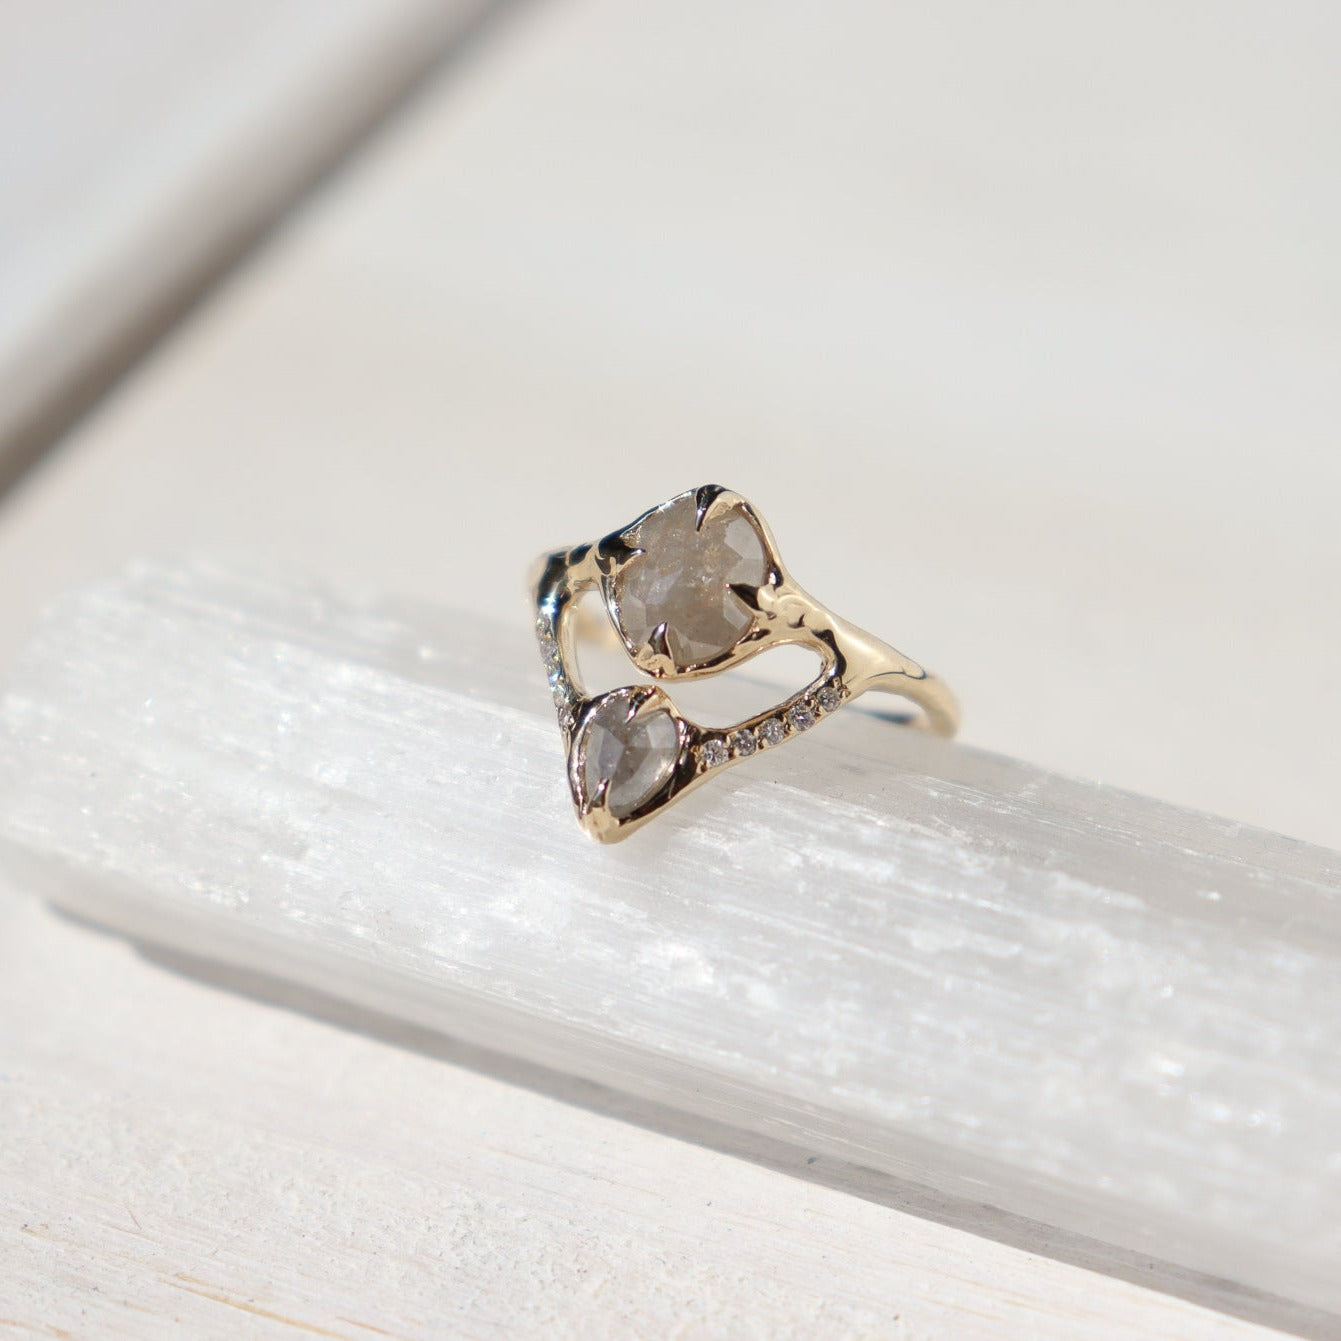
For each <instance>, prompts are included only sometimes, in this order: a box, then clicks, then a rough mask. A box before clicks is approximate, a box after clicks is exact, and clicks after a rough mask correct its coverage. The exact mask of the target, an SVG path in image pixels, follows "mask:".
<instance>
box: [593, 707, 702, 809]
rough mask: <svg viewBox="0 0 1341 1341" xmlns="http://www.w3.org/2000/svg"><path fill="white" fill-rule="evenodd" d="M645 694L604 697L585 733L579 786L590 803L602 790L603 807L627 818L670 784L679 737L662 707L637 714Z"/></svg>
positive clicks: (677, 731)
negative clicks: (580, 783)
mask: <svg viewBox="0 0 1341 1341" xmlns="http://www.w3.org/2000/svg"><path fill="white" fill-rule="evenodd" d="M644 696H645V694H644V691H640V690H634V689H628V690H617V691H616V692H615V693H612V694H608V695H606V697H605V698H604V699H603V700H602V701H601V702H600V703H599V704H597V706H596V708H595V709H594V710H593V711H592V713H591V715H590V716H589V717H588V718H587V720H586V725H585V727H584V729H583V743H582V750H583V755H582V758H583V772H582V784H583V789H584V790H585V792H586V795H587V798H588V800H594V799H595V798H596V796H597V795H599V793H600V790H601V788H602V786H604V787H605V789H606V790H605V807H606V809H607V810H608V811H609V812H610V813H611V814H612V815H613V816H614V817H615V818H616V819H625V818H627V817H628V816H629V815H631V814H633V813H634V811H636V810H637V809H638V808H639V807H640V806H643V805H645V804H646V803H647V802H648V801H650V800H651V799H652V797H653V796H655V795H656V794H657V792H659V791H660V790H661V788H662V787H664V786H665V785H666V783H667V782H669V781H670V778H671V774H672V773H673V772H674V771H675V762H676V760H677V759H678V758H679V754H680V732H679V728H678V727H677V726H676V724H675V719H674V718H673V717H672V716H671V715H670V712H669V711H668V710H667V709H665V708H653V709H649V710H644V711H643V712H641V713H639V712H638V707H639V704H640V703H641V702H642V700H643V698H644Z"/></svg>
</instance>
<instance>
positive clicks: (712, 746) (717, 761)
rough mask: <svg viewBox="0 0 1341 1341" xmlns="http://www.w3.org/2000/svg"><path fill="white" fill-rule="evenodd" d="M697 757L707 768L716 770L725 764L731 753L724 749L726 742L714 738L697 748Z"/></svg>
mask: <svg viewBox="0 0 1341 1341" xmlns="http://www.w3.org/2000/svg"><path fill="white" fill-rule="evenodd" d="M698 757H699V758H700V759H702V760H703V762H704V764H705V765H706V766H707V767H708V768H717V767H718V766H719V765H721V764H724V763H726V761H727V760H728V759H729V758H730V757H731V752H730V751H729V750H728V749H727V748H726V741H724V740H718V739H716V737H714V738H713V739H712V740H705V741H704V742H703V744H702V745H700V746H699V750H698Z"/></svg>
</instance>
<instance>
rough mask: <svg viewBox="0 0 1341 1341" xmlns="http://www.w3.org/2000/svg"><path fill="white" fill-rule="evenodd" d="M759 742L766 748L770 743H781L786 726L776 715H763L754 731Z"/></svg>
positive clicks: (784, 735)
mask: <svg viewBox="0 0 1341 1341" xmlns="http://www.w3.org/2000/svg"><path fill="white" fill-rule="evenodd" d="M754 734H755V737H756V739H757V740H758V741H759V744H760V745H761V746H763V747H764V748H765V749H767V748H768V747H769V746H770V745H781V744H782V742H783V740H784V739H785V738H786V735H787V728H786V727H785V726H783V725H782V723H781V722H780V721H779V720H778V719H777V718H776V717H765V718H764V720H763V721H762V722H760V723H759V725H758V726H757V727H756V728H755V731H754Z"/></svg>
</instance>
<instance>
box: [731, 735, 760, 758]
mask: <svg viewBox="0 0 1341 1341" xmlns="http://www.w3.org/2000/svg"><path fill="white" fill-rule="evenodd" d="M729 744H730V746H731V748H732V749H733V750H734V751H735V752H736V753H737V754H738V755H739V756H740V757H741V758H742V759H748V758H749V757H750V755H752V754H753V753H754V752H755V750H757V749H758V748H759V742H758V741H757V740H755V738H754V733H753V732H752V731H746V730H741V731H737V732H736V733H735V735H733V736H732V737H731V740H730V741H729Z"/></svg>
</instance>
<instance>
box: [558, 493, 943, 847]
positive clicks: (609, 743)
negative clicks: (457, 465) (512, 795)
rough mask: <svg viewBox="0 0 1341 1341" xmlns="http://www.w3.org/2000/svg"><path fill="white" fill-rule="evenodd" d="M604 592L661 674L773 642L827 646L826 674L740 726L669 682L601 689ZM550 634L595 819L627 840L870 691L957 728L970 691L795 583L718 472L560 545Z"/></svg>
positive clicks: (607, 833)
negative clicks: (584, 599) (681, 696)
mask: <svg viewBox="0 0 1341 1341" xmlns="http://www.w3.org/2000/svg"><path fill="white" fill-rule="evenodd" d="M593 590H594V591H597V592H599V593H600V597H601V600H602V601H603V603H604V605H605V610H606V613H607V614H608V615H609V618H610V623H611V625H612V626H613V628H614V630H615V632H616V633H617V634H618V635H619V639H620V641H621V642H622V644H623V646H624V650H625V651H626V652H627V653H628V655H629V657H630V658H631V659H632V661H633V664H634V665H635V666H637V667H638V669H639V670H641V671H644V672H645V673H646V674H647V675H649V676H651V677H652V679H653V680H689V679H696V678H699V677H702V676H706V675H713V674H716V673H717V672H719V671H723V670H726V669H727V668H728V667H731V666H735V665H739V664H740V663H741V662H744V661H746V660H748V659H749V658H750V657H752V656H755V655H757V654H758V653H760V652H762V651H764V650H765V649H766V648H770V647H778V646H781V645H782V644H784V643H798V644H801V645H803V646H805V647H809V648H810V649H811V650H812V651H814V652H817V653H818V654H819V656H820V659H821V661H822V663H823V666H822V669H821V671H820V674H819V675H818V676H817V677H816V678H815V679H814V680H813V681H812V682H811V683H810V684H808V685H807V686H806V688H805V689H803V690H802V691H801V692H800V693H797V694H793V695H792V696H791V697H790V698H788V699H786V700H785V701H784V702H782V703H780V704H778V705H777V706H776V707H775V708H773V709H771V710H770V711H768V712H764V713H759V714H757V715H756V716H754V717H750V718H747V719H746V720H745V721H742V722H738V723H737V724H736V725H735V726H732V727H728V728H725V729H720V730H719V729H716V728H708V727H702V726H699V725H697V724H696V723H694V722H692V721H690V720H689V719H688V718H687V717H685V716H684V714H683V713H681V712H680V711H679V710H678V709H677V708H676V706H675V704H674V703H673V702H672V701H671V698H670V696H669V695H668V694H667V693H666V691H665V690H664V689H662V688H661V686H660V685H659V684H637V685H626V686H623V687H621V688H618V689H612V690H610V691H609V692H607V693H603V694H597V695H595V696H588V695H587V694H586V693H585V691H584V690H583V687H582V682H581V679H580V678H579V675H578V670H577V661H576V656H575V653H574V621H573V614H574V610H575V606H576V601H577V599H578V598H579V597H581V596H582V595H583V593H584V592H588V591H593ZM534 591H535V603H536V634H537V636H538V638H539V640H540V655H541V659H542V661H543V662H544V665H545V671H546V673H547V675H548V677H549V683H550V688H551V691H552V693H553V696H554V702H555V706H556V707H557V708H558V711H559V725H560V726H561V728H562V729H563V734H564V744H565V746H566V748H567V750H568V783H569V787H570V789H571V791H572V795H573V804H574V806H575V807H576V809H577V817H578V820H579V822H580V823H581V825H582V827H583V828H584V829H585V830H586V831H587V832H588V833H589V834H591V835H593V836H594V837H596V838H599V839H600V840H601V841H602V842H613V841H615V840H616V839H619V838H623V837H625V836H626V835H627V834H629V833H631V832H632V831H633V830H634V829H636V828H637V827H638V826H639V825H641V824H644V823H646V822H647V821H648V820H649V819H651V818H652V817H653V816H654V815H656V814H658V813H659V812H660V811H661V810H663V809H665V807H666V806H668V805H670V804H671V803H672V802H673V801H676V800H678V799H679V798H680V797H681V796H683V795H684V794H685V793H686V792H688V791H691V790H692V789H693V788H694V787H697V786H698V785H699V783H701V782H703V781H705V780H706V779H707V778H708V777H710V776H711V775H713V774H715V773H718V772H720V771H721V770H722V769H724V768H726V767H728V766H729V765H731V764H735V763H739V762H740V761H741V760H742V759H747V758H749V757H750V756H751V755H753V754H755V753H757V752H758V751H759V750H762V749H772V748H773V747H775V746H777V745H781V744H782V743H783V742H784V741H786V740H790V739H791V738H792V737H793V736H799V735H801V734H803V733H804V732H806V731H809V730H810V728H811V727H812V726H814V725H815V724H816V723H817V722H818V721H819V720H820V719H821V718H823V717H827V716H829V715H831V714H832V713H834V712H837V711H838V709H839V708H841V707H843V706H844V705H845V704H847V703H850V702H852V700H853V699H855V698H857V697H859V696H860V695H862V694H864V693H866V691H867V690H870V689H875V690H882V691H884V692H886V693H891V694H899V695H901V696H902V697H904V698H906V699H909V700H910V701H911V702H913V703H915V704H916V705H917V706H918V707H919V708H920V709H921V710H922V715H921V716H920V717H918V718H917V724H919V725H922V726H925V727H927V728H929V729H930V730H932V731H935V732H937V733H938V734H940V735H943V736H952V735H953V734H954V733H955V729H956V728H957V726H958V724H959V710H958V707H957V706H956V704H955V700H954V696H953V695H952V694H951V693H950V691H949V689H947V688H946V686H945V685H944V683H942V681H940V680H938V679H937V678H936V677H935V676H934V675H929V674H928V673H927V672H926V671H925V670H923V669H922V667H921V666H919V665H918V664H917V663H916V662H915V661H912V660H910V659H909V658H908V657H906V656H904V655H903V653H901V652H897V651H895V650H894V648H892V647H890V646H889V644H888V643H884V642H881V641H880V640H879V639H878V638H874V637H872V636H871V634H869V633H867V632H865V631H864V630H863V629H859V628H858V627H857V626H856V625H855V624H850V623H848V621H847V620H845V619H841V618H839V616H837V615H835V614H834V613H833V612H832V611H831V610H829V609H827V608H826V607H825V606H823V605H821V604H820V603H819V602H818V601H817V600H815V598H814V597H813V596H810V595H809V594H808V593H807V592H805V591H803V590H802V589H801V588H800V587H799V586H797V585H796V583H795V582H794V581H792V579H791V577H790V575H789V574H788V573H787V570H786V569H785V568H784V567H783V565H782V560H781V559H780V558H779V556H778V550H777V545H776V543H775V542H774V540H773V536H772V533H771V532H770V531H769V529H768V527H767V526H766V525H765V524H764V520H763V518H762V517H760V516H759V514H758V513H757V512H756V511H755V510H754V508H752V507H751V506H750V504H749V503H748V502H746V500H745V499H744V498H742V497H741V496H740V495H739V494H737V493H733V492H732V491H731V490H729V489H723V488H721V487H720V486H719V485H715V484H705V485H703V486H702V488H699V489H691V490H689V491H688V492H686V493H682V494H677V495H676V496H675V497H674V498H672V499H670V500H668V501H667V502H665V503H661V504H659V505H658V506H657V507H654V508H651V509H650V510H648V511H647V512H644V513H643V514H642V516H640V517H639V518H638V519H637V520H636V521H633V522H630V523H629V525H627V526H624V527H621V528H620V529H619V530H618V531H612V532H611V533H610V534H609V535H607V536H606V537H605V538H604V539H603V540H599V541H597V542H596V544H594V545H578V546H577V547H576V548H574V549H568V550H559V551H557V552H555V553H552V554H547V555H545V556H544V557H543V558H542V559H541V560H540V563H539V575H538V577H537V579H536V582H535V589H534Z"/></svg>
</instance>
